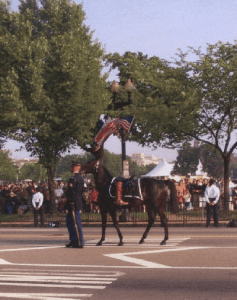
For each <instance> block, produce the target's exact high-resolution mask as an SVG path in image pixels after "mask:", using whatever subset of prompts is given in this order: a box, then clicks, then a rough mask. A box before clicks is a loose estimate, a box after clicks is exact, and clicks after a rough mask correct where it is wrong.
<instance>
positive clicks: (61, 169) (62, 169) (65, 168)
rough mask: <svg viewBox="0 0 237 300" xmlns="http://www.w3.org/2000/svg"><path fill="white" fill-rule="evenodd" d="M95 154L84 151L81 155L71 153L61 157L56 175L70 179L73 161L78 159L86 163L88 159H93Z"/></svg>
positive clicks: (65, 179)
mask: <svg viewBox="0 0 237 300" xmlns="http://www.w3.org/2000/svg"><path fill="white" fill-rule="evenodd" d="M93 158H94V157H93V155H92V154H90V153H84V154H81V155H78V154H71V155H66V156H64V157H61V158H60V159H59V161H58V164H57V168H56V176H57V177H61V178H62V180H64V181H68V179H69V178H70V176H71V171H70V170H71V165H72V161H77V162H80V163H86V162H87V161H89V160H91V159H93Z"/></svg>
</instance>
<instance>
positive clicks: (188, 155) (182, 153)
mask: <svg viewBox="0 0 237 300" xmlns="http://www.w3.org/2000/svg"><path fill="white" fill-rule="evenodd" d="M199 159H200V149H199V148H194V147H192V145H191V144H190V143H188V142H187V143H184V144H183V146H182V148H181V149H179V150H178V156H177V158H176V161H175V164H174V168H173V171H172V174H173V175H181V176H188V175H195V172H196V170H197V166H198V161H199Z"/></svg>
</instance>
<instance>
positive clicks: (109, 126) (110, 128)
mask: <svg viewBox="0 0 237 300" xmlns="http://www.w3.org/2000/svg"><path fill="white" fill-rule="evenodd" d="M133 120H134V116H130V117H128V118H115V119H110V118H109V119H108V121H107V122H103V121H102V120H100V123H101V127H100V130H99V132H98V133H97V135H96V136H95V138H94V141H95V142H96V147H95V149H94V151H97V150H99V149H100V147H101V145H102V144H103V143H104V142H105V141H106V139H107V138H108V137H109V136H110V135H111V134H113V133H116V134H117V135H119V130H118V128H119V127H121V128H123V129H124V130H125V131H126V132H129V131H130V129H131V126H132V122H133Z"/></svg>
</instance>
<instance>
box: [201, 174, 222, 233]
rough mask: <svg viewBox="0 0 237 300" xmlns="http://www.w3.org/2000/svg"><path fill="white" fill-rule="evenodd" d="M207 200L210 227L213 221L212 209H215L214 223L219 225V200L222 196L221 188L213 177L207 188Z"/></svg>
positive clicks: (207, 225)
mask: <svg viewBox="0 0 237 300" xmlns="http://www.w3.org/2000/svg"><path fill="white" fill-rule="evenodd" d="M204 195H205V200H206V202H207V223H206V227H209V225H210V221H211V211H212V210H213V218H214V225H215V227H218V201H219V198H220V189H219V188H218V187H217V186H216V182H215V180H214V179H211V180H210V182H209V186H207V187H206V189H205V193H204Z"/></svg>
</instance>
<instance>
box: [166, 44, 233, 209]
mask: <svg viewBox="0 0 237 300" xmlns="http://www.w3.org/2000/svg"><path fill="white" fill-rule="evenodd" d="M190 51H191V53H192V54H196V55H197V57H198V59H197V60H196V61H195V62H187V60H186V54H185V55H183V54H182V53H181V54H180V60H179V62H178V63H179V65H180V67H182V68H183V70H185V72H186V77H187V78H188V83H187V84H189V83H190V84H191V85H192V86H194V87H195V88H194V89H193V94H192V95H190V97H191V99H193V101H194V102H195V103H197V104H198V103H199V105H200V107H199V109H198V110H196V109H193V107H192V105H190V106H189V107H188V109H187V110H186V111H184V113H182V114H181V115H180V116H179V118H177V117H176V120H177V121H178V119H179V120H180V123H181V125H182V126H180V127H177V129H178V130H176V131H174V132H173V134H171V136H170V139H169V142H170V143H172V144H173V145H174V142H175V141H177V138H180V137H182V139H190V138H192V139H196V140H198V141H200V142H201V143H204V144H208V145H210V146H212V147H214V148H215V149H216V150H217V151H218V152H219V154H220V156H221V157H222V159H223V165H224V182H225V184H224V199H225V208H226V210H228V207H229V206H228V201H229V172H230V157H231V155H232V153H233V151H234V150H235V148H236V146H237V142H236V139H235V138H234V133H235V130H236V120H237V105H236V97H237V89H236V81H237V73H236V67H237V48H236V45H231V44H223V43H221V42H219V43H217V44H215V45H208V47H207V51H206V53H201V51H200V50H195V49H191V50H190ZM190 116H192V118H190ZM176 145H177V143H176Z"/></svg>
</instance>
